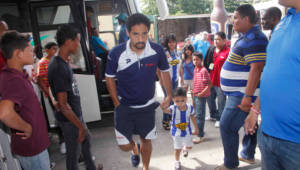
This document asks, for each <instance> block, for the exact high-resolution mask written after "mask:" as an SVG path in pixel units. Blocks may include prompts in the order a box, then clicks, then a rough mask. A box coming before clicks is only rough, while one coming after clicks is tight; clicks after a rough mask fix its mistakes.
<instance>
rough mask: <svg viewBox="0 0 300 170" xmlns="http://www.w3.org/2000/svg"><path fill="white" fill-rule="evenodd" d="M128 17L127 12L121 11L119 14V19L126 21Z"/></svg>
mask: <svg viewBox="0 0 300 170" xmlns="http://www.w3.org/2000/svg"><path fill="white" fill-rule="evenodd" d="M127 18H128V16H127V14H126V13H123V12H122V13H120V15H118V16H117V19H118V20H121V21H124V22H126V20H127Z"/></svg>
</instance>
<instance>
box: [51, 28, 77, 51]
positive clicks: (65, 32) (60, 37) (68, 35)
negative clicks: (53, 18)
mask: <svg viewBox="0 0 300 170" xmlns="http://www.w3.org/2000/svg"><path fill="white" fill-rule="evenodd" d="M77 34H78V31H77V30H76V29H75V28H74V27H72V26H70V25H67V24H66V25H62V26H60V27H58V29H57V32H56V36H55V39H56V42H57V44H58V46H59V47H61V46H62V45H64V43H65V41H66V40H68V39H72V40H75V38H76V37H77Z"/></svg>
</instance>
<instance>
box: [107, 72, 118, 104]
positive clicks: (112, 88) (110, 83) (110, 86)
mask: <svg viewBox="0 0 300 170" xmlns="http://www.w3.org/2000/svg"><path fill="white" fill-rule="evenodd" d="M105 80H106V86H107V90H108V92H109V94H110V96H111V99H112V101H113V103H114V106H115V107H117V106H119V105H120V101H119V99H118V96H117V86H116V81H115V79H114V77H105Z"/></svg>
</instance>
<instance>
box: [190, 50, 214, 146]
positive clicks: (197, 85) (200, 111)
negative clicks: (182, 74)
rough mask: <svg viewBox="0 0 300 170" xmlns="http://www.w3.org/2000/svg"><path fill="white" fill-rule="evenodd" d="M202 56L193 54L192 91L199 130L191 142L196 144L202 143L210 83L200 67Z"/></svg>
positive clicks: (203, 68) (203, 69)
mask: <svg viewBox="0 0 300 170" xmlns="http://www.w3.org/2000/svg"><path fill="white" fill-rule="evenodd" d="M202 61H203V55H202V53H199V52H195V53H193V63H194V65H195V69H194V79H193V87H194V89H193V91H192V94H193V95H194V102H195V108H196V109H195V110H196V118H197V125H198V128H199V134H198V137H196V138H195V139H194V140H193V142H194V143H195V144H198V143H200V142H203V141H204V123H205V107H206V106H205V103H206V100H207V97H208V96H209V95H210V88H211V87H212V83H211V81H210V78H209V73H208V71H207V70H206V68H205V67H204V66H203V65H202V63H203V62H202Z"/></svg>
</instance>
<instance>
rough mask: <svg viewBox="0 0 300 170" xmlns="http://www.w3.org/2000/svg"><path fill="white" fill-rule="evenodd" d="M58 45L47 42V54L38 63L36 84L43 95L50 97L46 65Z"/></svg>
mask: <svg viewBox="0 0 300 170" xmlns="http://www.w3.org/2000/svg"><path fill="white" fill-rule="evenodd" d="M57 50H58V46H57V44H56V43H55V42H49V43H47V44H46V45H45V51H46V53H47V55H46V56H45V57H43V58H42V59H41V60H40V61H39V64H38V84H39V86H40V88H41V89H42V90H43V92H44V95H45V97H50V89H49V83H48V79H47V71H48V65H49V62H50V60H51V58H52V57H53V56H54V55H55V54H56V52H57Z"/></svg>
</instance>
